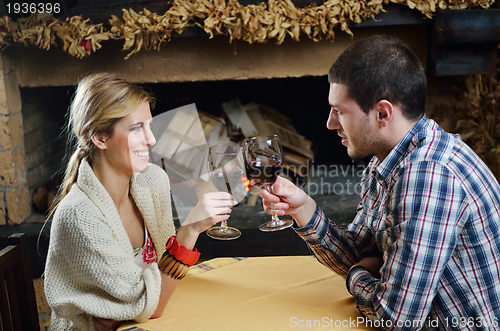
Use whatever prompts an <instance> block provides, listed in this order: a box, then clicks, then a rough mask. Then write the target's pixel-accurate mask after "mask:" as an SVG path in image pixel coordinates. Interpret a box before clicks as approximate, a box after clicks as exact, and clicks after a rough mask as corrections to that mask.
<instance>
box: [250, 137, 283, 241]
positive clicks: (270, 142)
mask: <svg viewBox="0 0 500 331" xmlns="http://www.w3.org/2000/svg"><path fill="white" fill-rule="evenodd" d="M243 149H244V151H245V160H246V162H247V166H248V169H249V175H250V177H251V179H252V182H254V181H257V182H258V183H260V184H261V185H262V186H265V187H266V189H267V190H270V187H271V185H272V184H273V183H274V182H275V181H276V178H278V175H279V174H280V173H281V167H282V165H283V151H282V148H281V143H280V141H279V138H278V135H276V134H274V135H265V136H257V137H253V138H249V139H247V140H245V142H244V146H243ZM271 209H272V219H271V221H270V222H267V223H264V224H261V225H260V226H259V229H260V230H261V231H264V232H270V231H278V230H283V229H286V228H288V227H290V226H292V224H293V222H292V221H291V220H281V219H279V218H278V215H276V211H275V210H274V204H271Z"/></svg>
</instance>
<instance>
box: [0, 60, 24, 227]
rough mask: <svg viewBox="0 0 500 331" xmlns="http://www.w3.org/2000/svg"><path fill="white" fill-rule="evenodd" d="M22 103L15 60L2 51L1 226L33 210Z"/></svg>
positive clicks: (0, 82)
mask: <svg viewBox="0 0 500 331" xmlns="http://www.w3.org/2000/svg"><path fill="white" fill-rule="evenodd" d="M21 108H22V102H21V94H20V92H19V86H18V81H17V75H16V67H15V63H13V61H12V59H9V58H7V57H6V56H4V54H3V52H2V53H1V54H0V225H3V224H17V223H20V222H22V221H23V220H24V219H26V218H27V217H28V216H29V215H30V213H31V207H30V199H29V191H28V187H27V183H26V161H25V158H24V156H25V151H24V136H23V129H22V121H23V117H22V113H21Z"/></svg>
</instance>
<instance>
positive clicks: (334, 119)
mask: <svg viewBox="0 0 500 331" xmlns="http://www.w3.org/2000/svg"><path fill="white" fill-rule="evenodd" d="M328 102H329V103H330V106H331V107H332V108H331V111H330V116H329V117H328V121H327V123H326V127H327V128H328V129H329V130H337V133H338V135H339V136H340V137H341V138H342V145H344V146H346V147H347V153H348V154H349V156H350V157H352V158H353V159H361V158H364V157H366V156H370V155H373V154H376V152H377V150H378V146H377V145H378V140H379V138H378V136H377V128H378V126H377V121H376V118H375V116H374V112H373V111H370V112H369V113H368V114H366V113H365V112H363V110H361V108H360V107H359V105H358V104H357V102H356V101H354V100H353V99H351V98H349V97H348V96H347V86H346V85H344V84H337V83H332V84H330V94H329V96H328Z"/></svg>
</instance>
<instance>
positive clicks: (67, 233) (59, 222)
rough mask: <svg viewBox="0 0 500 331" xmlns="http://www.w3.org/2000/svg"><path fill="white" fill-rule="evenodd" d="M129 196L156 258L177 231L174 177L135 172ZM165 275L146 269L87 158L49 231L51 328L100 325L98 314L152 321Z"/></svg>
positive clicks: (47, 292) (153, 266) (153, 170)
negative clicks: (138, 261)
mask: <svg viewBox="0 0 500 331" xmlns="http://www.w3.org/2000/svg"><path fill="white" fill-rule="evenodd" d="M130 191H131V194H132V196H133V198H134V200H135V203H136V204H137V207H138V208H139V210H140V212H141V214H142V216H143V218H144V223H145V225H146V227H147V229H148V231H149V233H150V235H151V239H152V240H153V243H154V245H155V249H156V251H157V256H158V257H159V256H161V255H162V254H163V252H164V250H165V242H166V241H167V239H168V238H169V237H170V236H171V235H174V234H175V228H174V224H173V220H172V209H171V204H170V185H169V181H168V177H167V175H166V174H165V172H163V170H161V169H160V168H159V167H157V166H155V165H150V166H149V169H148V171H146V172H144V173H141V174H138V175H136V176H134V177H133V178H132V181H131V187H130ZM160 288H161V276H160V272H159V270H158V266H157V264H156V263H152V264H151V265H150V266H149V267H148V268H146V269H144V270H143V269H142V268H141V267H140V266H138V265H137V264H136V263H135V262H134V253H133V248H132V244H131V243H130V240H129V237H128V235H127V232H126V231H125V228H124V226H123V224H122V222H121V219H120V216H119V214H118V210H117V209H116V207H115V205H114V203H113V200H112V199H111V196H110V195H109V194H108V192H107V191H106V189H105V188H104V186H102V184H101V183H100V182H99V180H98V179H97V177H96V176H95V175H94V172H93V171H92V168H91V167H90V166H89V164H88V162H87V161H86V160H82V163H81V165H80V168H79V171H78V179H77V182H76V183H75V184H74V185H73V187H72V188H71V190H70V192H69V193H68V195H67V196H66V197H65V198H64V199H63V200H62V202H61V204H60V205H59V207H58V208H57V211H56V213H55V215H54V219H53V221H52V225H51V230H50V245H49V252H48V257H47V264H46V267H45V295H46V297H47V301H48V303H49V305H50V307H51V308H52V317H51V323H50V324H51V325H50V330H54V331H56V330H57V331H59V330H96V329H95V327H94V324H93V322H92V316H96V317H102V318H109V319H114V320H135V321H139V322H141V321H144V320H147V319H148V318H149V317H150V316H151V315H152V314H153V312H154V311H155V310H156V306H157V304H158V300H159V297H160Z"/></svg>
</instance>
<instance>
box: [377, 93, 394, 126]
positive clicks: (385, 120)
mask: <svg viewBox="0 0 500 331" xmlns="http://www.w3.org/2000/svg"><path fill="white" fill-rule="evenodd" d="M375 109H376V111H377V121H378V122H379V125H380V126H381V127H386V126H387V125H388V124H389V122H390V121H391V120H392V118H393V116H394V106H393V104H392V103H391V102H390V101H388V100H385V99H382V100H380V101H379V102H377V104H376V105H375Z"/></svg>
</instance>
